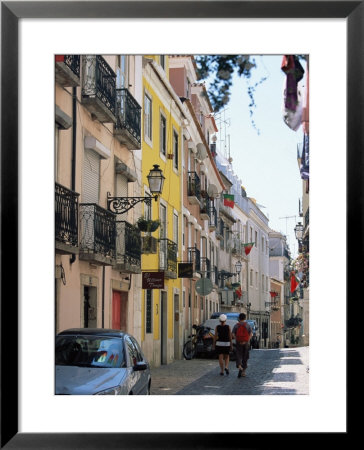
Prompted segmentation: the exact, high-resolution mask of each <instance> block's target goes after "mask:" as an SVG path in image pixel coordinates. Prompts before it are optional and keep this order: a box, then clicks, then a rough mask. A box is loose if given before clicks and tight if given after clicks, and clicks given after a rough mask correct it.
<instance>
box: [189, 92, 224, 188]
mask: <svg viewBox="0 0 364 450" xmlns="http://www.w3.org/2000/svg"><path fill="white" fill-rule="evenodd" d="M185 103H186V105H187V107H188V109H189V111H190V113H191V116H192V118H193V121H194V122H195V125H196V128H197V130H198V132H199V135H200V138H201V140H202V142H203V144H204V146H205V147H206V149H207V154H208V156H209V158H210V161H211V164H212V167H213V168H214V171H215V173H216V176H217V178H218V180H219V182H220V184H221V186H222V188H223V189H226V186H225V184H224V182H223V181H222V178H221V176H220V173H219V170H218V168H217V167H216V163H215V161H214V159H213V157H212V154H211V151H210V148H209V145H208V143H207V141H206V138H205V136H204V134H203V132H202V129H201V125H200V123H199V122H198V120H197V118H196V114H195V110H194V109H193V106H192V103H191V100H190V99H189V98H187V99H186V100H185Z"/></svg>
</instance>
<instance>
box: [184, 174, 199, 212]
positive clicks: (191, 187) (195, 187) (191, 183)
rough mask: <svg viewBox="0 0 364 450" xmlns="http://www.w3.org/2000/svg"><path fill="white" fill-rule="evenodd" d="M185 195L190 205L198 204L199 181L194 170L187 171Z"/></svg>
mask: <svg viewBox="0 0 364 450" xmlns="http://www.w3.org/2000/svg"><path fill="white" fill-rule="evenodd" d="M187 197H188V201H189V202H190V204H191V205H199V204H200V198H201V181H200V177H199V176H198V175H197V173H196V172H188V181H187Z"/></svg>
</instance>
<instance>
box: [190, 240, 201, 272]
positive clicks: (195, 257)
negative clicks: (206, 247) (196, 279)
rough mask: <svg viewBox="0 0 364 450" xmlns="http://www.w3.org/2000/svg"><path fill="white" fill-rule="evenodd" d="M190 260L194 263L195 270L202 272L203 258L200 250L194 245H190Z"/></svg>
mask: <svg viewBox="0 0 364 450" xmlns="http://www.w3.org/2000/svg"><path fill="white" fill-rule="evenodd" d="M187 251H188V262H191V263H193V271H194V272H200V271H201V258H200V250H199V249H198V248H197V247H196V246H194V247H188V248H187Z"/></svg>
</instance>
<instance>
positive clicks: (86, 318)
mask: <svg viewBox="0 0 364 450" xmlns="http://www.w3.org/2000/svg"><path fill="white" fill-rule="evenodd" d="M83 327H84V328H97V288H96V287H93V286H84V287H83Z"/></svg>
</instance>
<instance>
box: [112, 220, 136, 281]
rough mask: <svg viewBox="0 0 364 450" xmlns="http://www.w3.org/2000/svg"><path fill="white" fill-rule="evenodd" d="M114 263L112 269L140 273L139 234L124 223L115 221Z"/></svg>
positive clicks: (134, 228)
mask: <svg viewBox="0 0 364 450" xmlns="http://www.w3.org/2000/svg"><path fill="white" fill-rule="evenodd" d="M115 227H116V261H115V264H114V268H115V269H117V270H121V271H123V272H129V273H141V243H142V240H141V233H140V230H139V229H138V228H136V227H135V226H133V225H131V224H130V223H129V222H126V221H123V220H121V221H116V223H115Z"/></svg>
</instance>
